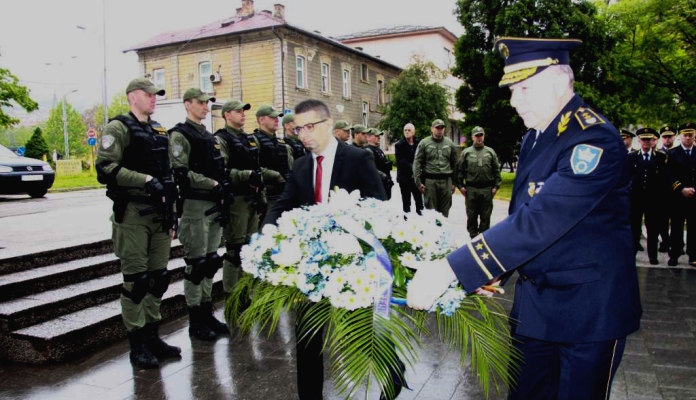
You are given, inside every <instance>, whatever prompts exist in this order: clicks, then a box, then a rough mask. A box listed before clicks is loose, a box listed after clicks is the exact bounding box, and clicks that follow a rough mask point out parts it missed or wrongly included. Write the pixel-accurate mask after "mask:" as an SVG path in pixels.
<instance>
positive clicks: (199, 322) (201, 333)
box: [188, 306, 217, 341]
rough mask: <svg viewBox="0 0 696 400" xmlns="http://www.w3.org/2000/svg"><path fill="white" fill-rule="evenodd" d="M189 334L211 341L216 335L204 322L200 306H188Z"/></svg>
mask: <svg viewBox="0 0 696 400" xmlns="http://www.w3.org/2000/svg"><path fill="white" fill-rule="evenodd" d="M188 311H189V336H191V337H194V338H196V339H200V340H206V341H213V340H215V339H216V338H217V335H216V334H215V332H213V330H211V329H210V328H209V327H208V325H206V324H205V314H203V309H202V308H201V306H195V307H189V309H188Z"/></svg>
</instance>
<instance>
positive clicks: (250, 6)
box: [237, 0, 254, 17]
mask: <svg viewBox="0 0 696 400" xmlns="http://www.w3.org/2000/svg"><path fill="white" fill-rule="evenodd" d="M237 10H238V12H237V15H240V16H242V17H244V16H248V15H254V0H242V9H241V10H239V9H237Z"/></svg>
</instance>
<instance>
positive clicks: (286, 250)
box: [271, 240, 302, 267]
mask: <svg viewBox="0 0 696 400" xmlns="http://www.w3.org/2000/svg"><path fill="white" fill-rule="evenodd" d="M271 260H273V262H275V263H276V264H278V265H279V266H281V267H286V266H293V265H295V264H298V263H299V262H300V260H302V250H301V249H300V243H299V242H298V241H296V240H291V241H284V242H280V244H279V245H278V251H277V252H275V253H274V254H272V255H271Z"/></svg>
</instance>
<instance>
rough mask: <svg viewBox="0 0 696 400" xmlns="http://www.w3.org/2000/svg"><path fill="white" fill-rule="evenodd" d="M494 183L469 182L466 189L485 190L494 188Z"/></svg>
mask: <svg viewBox="0 0 696 400" xmlns="http://www.w3.org/2000/svg"><path fill="white" fill-rule="evenodd" d="M493 184H494V182H490V181H489V182H467V183H466V185H465V186H466V187H472V188H476V189H485V188H489V187H491V186H493Z"/></svg>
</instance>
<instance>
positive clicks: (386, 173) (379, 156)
mask: <svg viewBox="0 0 696 400" xmlns="http://www.w3.org/2000/svg"><path fill="white" fill-rule="evenodd" d="M382 135H383V132H380V131H379V130H378V129H376V128H368V129H367V146H365V148H366V149H367V150H368V151H369V152H371V153H372V159H373V160H374V162H375V166H376V167H377V172H379V178H380V179H381V180H382V185H383V186H384V191H385V192H386V193H387V200H389V199H391V191H392V187H394V180H393V179H392V177H391V169H392V162H391V161H390V160H389V159H388V158H387V156H386V154H384V152H383V151H382V149H381V148H380V147H379V140H380V139H379V138H380V137H381V136H382Z"/></svg>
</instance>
